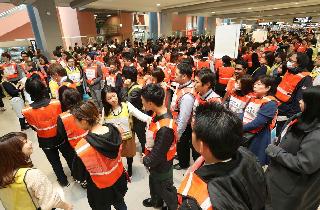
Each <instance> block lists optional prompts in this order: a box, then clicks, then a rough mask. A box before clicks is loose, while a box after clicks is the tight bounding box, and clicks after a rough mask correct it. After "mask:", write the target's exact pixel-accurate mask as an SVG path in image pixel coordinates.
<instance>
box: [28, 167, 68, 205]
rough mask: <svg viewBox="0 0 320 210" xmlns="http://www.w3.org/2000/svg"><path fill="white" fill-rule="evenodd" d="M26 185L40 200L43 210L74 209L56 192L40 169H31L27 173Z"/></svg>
mask: <svg viewBox="0 0 320 210" xmlns="http://www.w3.org/2000/svg"><path fill="white" fill-rule="evenodd" d="M25 183H26V185H27V188H28V190H29V191H30V192H32V193H31V194H32V195H34V197H35V198H36V199H38V203H39V206H40V208H41V209H43V210H51V209H53V208H62V209H72V206H71V205H70V204H68V203H66V202H64V201H63V200H62V198H61V197H60V195H59V193H58V192H57V191H55V190H54V188H53V185H52V183H51V182H50V181H49V179H48V178H47V177H46V175H44V174H43V173H42V172H41V171H40V170H38V169H31V170H29V171H28V172H27V173H26V176H25Z"/></svg>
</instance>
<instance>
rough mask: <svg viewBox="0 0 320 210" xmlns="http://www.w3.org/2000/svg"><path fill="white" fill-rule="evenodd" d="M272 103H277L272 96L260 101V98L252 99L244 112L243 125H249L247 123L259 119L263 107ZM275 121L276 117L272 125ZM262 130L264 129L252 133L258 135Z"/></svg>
mask: <svg viewBox="0 0 320 210" xmlns="http://www.w3.org/2000/svg"><path fill="white" fill-rule="evenodd" d="M270 101H276V99H275V98H274V97H272V96H266V97H263V98H262V99H258V98H254V99H251V100H250V102H249V103H248V105H247V107H246V108H245V110H244V115H243V124H247V123H250V122H252V121H253V120H254V119H255V118H256V117H257V115H258V112H259V110H260V108H261V106H262V105H264V104H266V103H268V102H270ZM275 119H276V115H275V116H274V119H273V120H272V123H274V121H275ZM270 126H271V125H270ZM272 126H273V125H272ZM261 129H262V127H261V128H257V129H254V130H252V131H250V132H251V133H258V132H259V131H260V130H261Z"/></svg>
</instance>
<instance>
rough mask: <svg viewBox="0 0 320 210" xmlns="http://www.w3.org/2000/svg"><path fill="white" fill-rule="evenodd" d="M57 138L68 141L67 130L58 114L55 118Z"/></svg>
mask: <svg viewBox="0 0 320 210" xmlns="http://www.w3.org/2000/svg"><path fill="white" fill-rule="evenodd" d="M57 140H60V141H61V142H65V141H68V136H67V132H66V129H65V127H64V125H63V123H62V120H61V117H60V116H59V117H58V119H57Z"/></svg>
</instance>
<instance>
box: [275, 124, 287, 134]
mask: <svg viewBox="0 0 320 210" xmlns="http://www.w3.org/2000/svg"><path fill="white" fill-rule="evenodd" d="M285 123H286V121H277V128H276V135H277V137H278V138H279V137H280V135H281V131H282V129H283V126H284V124H285Z"/></svg>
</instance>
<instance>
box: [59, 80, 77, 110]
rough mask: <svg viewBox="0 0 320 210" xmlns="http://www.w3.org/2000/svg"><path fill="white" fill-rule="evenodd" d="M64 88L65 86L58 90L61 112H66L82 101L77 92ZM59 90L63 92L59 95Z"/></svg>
mask: <svg viewBox="0 0 320 210" xmlns="http://www.w3.org/2000/svg"><path fill="white" fill-rule="evenodd" d="M64 87H66V86H62V87H61V88H59V99H60V101H61V108H62V111H67V110H69V109H71V108H72V107H73V106H75V105H77V104H78V103H80V102H81V101H82V98H81V95H80V93H79V91H78V90H76V89H74V88H69V87H66V88H64ZM60 89H61V91H62V90H63V91H62V93H60ZM60 95H61V98H60Z"/></svg>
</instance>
